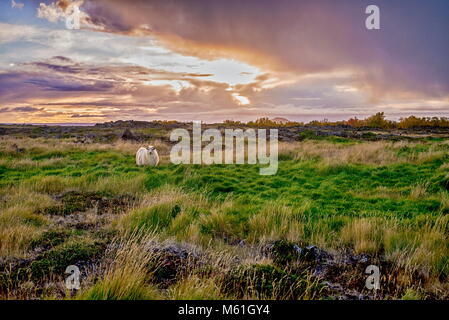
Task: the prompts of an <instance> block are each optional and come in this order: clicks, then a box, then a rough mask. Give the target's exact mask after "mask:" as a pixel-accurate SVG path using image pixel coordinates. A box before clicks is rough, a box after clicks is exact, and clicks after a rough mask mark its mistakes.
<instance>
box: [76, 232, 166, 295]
mask: <svg viewBox="0 0 449 320" xmlns="http://www.w3.org/2000/svg"><path fill="white" fill-rule="evenodd" d="M153 240H154V236H153V235H151V234H149V235H144V234H142V233H133V234H128V235H127V236H125V237H124V238H122V239H121V240H117V243H115V244H114V245H113V246H112V248H113V250H114V253H115V255H114V258H113V261H112V263H111V264H110V265H109V267H108V268H107V269H106V271H105V273H104V275H103V276H102V280H100V281H99V282H97V283H95V284H94V285H93V286H92V287H91V288H89V289H88V290H87V291H85V292H83V293H82V294H81V295H80V296H79V298H80V299H93V300H152V299H158V298H160V297H161V296H160V293H159V292H158V291H157V289H156V288H155V287H154V286H152V285H150V284H148V278H149V277H150V276H151V275H150V274H148V270H147V266H148V263H149V261H150V259H151V258H152V254H151V251H150V250H148V247H147V244H148V243H151V242H152V241H153ZM115 248H118V249H115Z"/></svg>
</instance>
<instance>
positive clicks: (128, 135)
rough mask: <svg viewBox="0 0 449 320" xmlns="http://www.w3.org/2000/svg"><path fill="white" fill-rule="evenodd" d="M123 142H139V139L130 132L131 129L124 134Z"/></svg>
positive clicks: (127, 129)
mask: <svg viewBox="0 0 449 320" xmlns="http://www.w3.org/2000/svg"><path fill="white" fill-rule="evenodd" d="M121 138H122V139H123V140H130V141H137V140H138V138H137V137H136V136H135V135H134V134H133V133H132V132H131V130H129V128H126V129H125V131H124V132H123V134H122V137H121Z"/></svg>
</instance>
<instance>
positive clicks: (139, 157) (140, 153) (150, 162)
mask: <svg viewBox="0 0 449 320" xmlns="http://www.w3.org/2000/svg"><path fill="white" fill-rule="evenodd" d="M158 163H159V155H158V154H157V150H156V147H153V146H148V148H144V147H141V148H140V149H139V150H137V153H136V164H137V165H138V166H157V164H158Z"/></svg>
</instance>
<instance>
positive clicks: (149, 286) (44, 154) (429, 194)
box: [0, 136, 449, 299]
mask: <svg viewBox="0 0 449 320" xmlns="http://www.w3.org/2000/svg"><path fill="white" fill-rule="evenodd" d="M151 144H153V145H155V146H157V148H158V150H159V154H160V155H161V156H162V157H161V163H160V165H159V166H158V167H147V168H140V167H136V165H135V162H134V154H135V151H136V150H137V149H138V147H139V145H138V144H133V143H129V142H121V141H119V142H114V143H108V144H101V143H90V144H77V143H75V142H74V141H73V140H71V139H53V138H51V139H45V138H35V139H31V138H25V137H23V138H19V137H11V136H3V137H2V138H0V297H1V298H3V299H14V298H19V299H27V298H42V299H56V298H66V299H69V298H71V299H234V298H238V299H241V298H242V299H247V298H254V299H261V298H263V299H338V298H342V297H343V298H354V297H355V298H357V297H360V296H363V297H364V298H366V299H426V298H427V299H442V298H448V297H449V285H448V276H449V241H448V236H449V215H448V214H449V191H448V190H449V140H444V139H422V140H419V141H415V142H403V141H399V142H387V141H359V140H351V139H344V138H321V139H318V140H317V139H306V140H304V141H301V142H285V143H281V145H280V155H279V159H280V163H279V170H278V172H277V174H276V175H274V176H261V175H259V170H258V166H254V165H212V166H200V165H173V164H171V163H170V162H169V159H168V154H169V150H170V148H169V146H168V145H167V144H164V143H162V142H160V141H152V142H151ZM311 246H313V247H311ZM298 248H302V250H300V251H298ZM72 264H75V265H77V266H79V267H80V269H81V272H82V277H81V290H79V291H78V292H76V293H74V292H72V293H70V292H68V291H67V290H66V289H65V287H64V279H65V277H66V276H67V275H65V274H64V271H65V268H66V267H67V266H68V265H72ZM370 264H375V265H378V266H379V267H380V270H381V275H382V278H381V289H380V290H378V291H377V292H375V293H374V292H372V291H370V290H368V289H366V288H364V285H365V279H366V277H367V275H366V274H365V273H364V270H365V268H366V266H367V265H370Z"/></svg>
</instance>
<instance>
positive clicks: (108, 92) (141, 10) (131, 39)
mask: <svg viewBox="0 0 449 320" xmlns="http://www.w3.org/2000/svg"><path fill="white" fill-rule="evenodd" d="M372 4H374V5H377V6H378V7H379V9H380V29H379V30H368V29H367V28H366V27H365V20H366V19H367V17H368V16H369V14H366V13H365V9H366V7H367V6H368V5H372ZM75 7H78V8H79V10H80V29H79V30H73V29H69V28H68V27H67V24H66V21H67V19H69V21H71V20H70V17H72V13H73V8H75ZM448 31H449V1H447V0H427V1H421V0H370V1H365V0H339V1H335V0H245V1H242V0H226V1H218V0H158V1H156V0H134V1H127V0H58V1H55V0H47V1H43V0H40V1H39V0H36V1H35V0H17V1H14V2H13V1H11V0H0V122H1V123H97V122H105V121H114V120H132V119H133V120H148V121H150V120H156V119H158V120H180V121H192V120H202V121H205V122H216V121H222V120H226V119H230V120H241V121H249V120H254V119H257V118H259V117H270V118H274V117H284V118H287V119H289V120H292V121H305V122H306V121H310V120H315V119H316V120H322V119H328V120H342V119H348V118H350V117H354V116H356V117H358V118H364V117H366V116H368V115H371V114H374V113H377V112H385V114H386V116H387V118H389V119H399V118H401V117H406V116H409V115H416V116H445V117H449V58H448V57H449V32H448Z"/></svg>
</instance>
